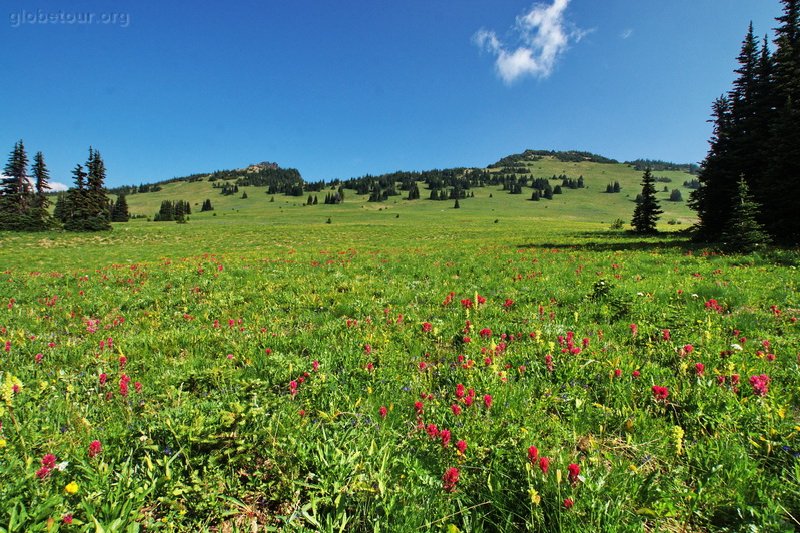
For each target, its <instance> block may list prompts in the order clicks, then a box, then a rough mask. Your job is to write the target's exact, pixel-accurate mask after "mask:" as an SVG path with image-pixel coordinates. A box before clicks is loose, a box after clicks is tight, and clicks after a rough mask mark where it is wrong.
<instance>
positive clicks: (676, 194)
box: [669, 189, 683, 202]
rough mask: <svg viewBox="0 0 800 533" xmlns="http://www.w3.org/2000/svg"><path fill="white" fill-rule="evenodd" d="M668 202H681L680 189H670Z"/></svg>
mask: <svg viewBox="0 0 800 533" xmlns="http://www.w3.org/2000/svg"><path fill="white" fill-rule="evenodd" d="M669 201H670V202H682V201H683V195H681V191H680V189H672V192H671V193H670V195H669Z"/></svg>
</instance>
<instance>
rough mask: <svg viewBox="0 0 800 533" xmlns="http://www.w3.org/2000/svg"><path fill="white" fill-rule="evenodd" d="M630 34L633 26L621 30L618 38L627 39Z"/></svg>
mask: <svg viewBox="0 0 800 533" xmlns="http://www.w3.org/2000/svg"><path fill="white" fill-rule="evenodd" d="M631 35H633V28H626V29H624V30H622V33H620V34H619V36H620V39H627V38H628V37H630V36H631Z"/></svg>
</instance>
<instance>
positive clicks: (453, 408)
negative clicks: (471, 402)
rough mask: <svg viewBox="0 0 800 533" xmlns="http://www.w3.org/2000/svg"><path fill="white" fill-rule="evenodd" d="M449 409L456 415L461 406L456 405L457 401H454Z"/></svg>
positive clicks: (459, 411) (458, 413)
mask: <svg viewBox="0 0 800 533" xmlns="http://www.w3.org/2000/svg"><path fill="white" fill-rule="evenodd" d="M450 410H452V411H453V414H454V415H456V416H458V415H460V414H461V406H460V405H458V404H457V403H454V404H453V405H451V406H450Z"/></svg>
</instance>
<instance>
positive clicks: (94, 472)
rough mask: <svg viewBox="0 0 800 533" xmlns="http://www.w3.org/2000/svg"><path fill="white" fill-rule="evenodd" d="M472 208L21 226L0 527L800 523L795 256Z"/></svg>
mask: <svg viewBox="0 0 800 533" xmlns="http://www.w3.org/2000/svg"><path fill="white" fill-rule="evenodd" d="M398 223H399V222H398ZM448 224H451V225H450V226H447V225H444V226H441V227H440V226H433V227H431V226H425V225H423V224H420V223H411V224H408V225H406V226H404V227H403V229H402V230H398V231H390V230H387V229H380V228H379V230H378V234H380V235H381V238H377V239H376V238H373V237H374V235H375V233H374V232H373V233H371V234H369V235H365V232H364V226H363V225H361V224H359V223H355V222H354V223H351V224H342V225H340V226H335V225H319V226H316V227H315V228H313V229H314V231H313V232H311V233H309V228H308V227H305V226H303V227H301V226H297V227H295V228H294V229H292V228H288V229H287V228H282V231H281V234H280V237H278V236H276V237H274V238H268V239H266V241H265V242H262V243H260V244H257V245H256V244H252V243H251V244H250V245H246V244H243V241H248V242H250V241H251V240H252V239H253V235H255V234H259V233H260V234H267V233H269V228H256V230H254V229H253V228H252V227H250V226H247V227H246V228H245V226H244V225H241V226H233V229H231V228H227V229H226V231H227V233H224V234H223V233H221V229H220V225H219V224H217V225H215V224H213V223H211V222H209V223H208V224H207V225H203V224H199V223H197V224H195V225H194V226H193V227H191V228H190V229H191V230H192V231H195V232H197V233H196V235H197V236H198V237H197V238H196V239H195V240H194V241H192V242H189V241H187V240H185V239H184V238H183V237H181V235H182V234H181V233H177V232H185V231H189V230H187V229H186V227H180V226H178V225H174V229H173V227H170V228H167V229H163V230H160V231H162V232H166V236H167V238H174V239H177V240H180V242H181V243H182V245H181V246H183V248H181V247H178V248H172V247H170V246H165V245H163V244H159V243H150V244H147V238H148V232H150V231H151V230H150V228H149V226H146V223H141V224H139V225H138V226H137V225H135V224H134V225H133V229H131V230H129V233H128V234H127V235H121V234H119V233H120V231H122V230H120V229H119V228H117V229H115V232H114V234H113V235H112V236H110V237H108V238H109V239H116V240H117V241H118V242H117V243H116V244H115V245H112V246H106V247H105V248H103V246H102V245H101V244H98V241H97V238H96V237H93V236H86V237H81V238H78V237H74V236H66V235H61V234H52V235H50V236H48V237H44V240H42V239H43V237H42V236H41V235H32V236H19V235H17V236H13V237H12V236H6V237H4V239H5V240H4V247H3V252H2V256H3V261H4V263H5V265H7V266H6V267H4V269H3V272H2V275H0V303H2V308H0V388H2V399H1V401H0V422H2V426H1V427H0V479H1V480H2V483H0V502H2V504H0V507H2V509H0V531H9V532H11V531H174V530H179V531H199V530H208V531H261V530H263V531H276V530H285V531H302V530H308V531H314V530H319V531H428V530H433V531H440V530H441V531H450V532H455V531H521V530H531V531H589V530H591V531H740V530H748V531H792V530H793V529H795V528H797V527H798V524H799V522H798V520H799V519H800V461H799V460H798V457H799V456H800V419H799V418H798V397H799V394H798V393H800V373H798V364H799V363H800V361H799V358H800V333H798V325H797V317H798V316H800V302H798V296H797V295H798V291H797V288H798V281H800V277H799V276H798V273H797V270H796V268H797V263H798V256H797V255H796V254H795V253H792V252H773V253H771V254H763V255H754V256H736V255H721V254H718V253H716V252H714V251H713V250H706V249H702V248H698V247H696V246H694V245H692V244H691V243H689V242H688V241H685V240H682V239H681V238H678V237H668V238H662V239H659V238H652V239H649V240H648V239H642V238H639V237H636V238H632V237H626V236H624V235H623V234H620V233H616V234H614V235H611V236H609V237H608V240H607V241H604V242H601V241H600V240H598V236H599V235H601V234H602V232H600V231H599V230H598V232H597V233H595V234H594V236H591V234H589V233H586V232H583V233H581V232H568V231H564V230H561V231H562V233H559V230H558V229H557V228H556V227H555V226H553V227H552V228H551V231H549V232H547V234H546V237H543V236H542V234H537V235H538V236H534V234H532V233H531V234H527V233H524V232H522V231H520V229H519V228H517V229H511V228H510V227H506V228H500V227H498V225H497V224H492V225H490V226H489V228H490V229H488V230H479V229H477V228H470V227H469V226H468V225H467V226H463V225H461V224H460V222H459V221H457V220H455V219H453V221H452V222H449V223H448ZM187 226H190V225H187ZM236 228H239V229H238V230H237V229H236ZM126 231H128V230H126ZM236 231H239V233H238V234H237V233H236ZM459 231H464V232H466V233H464V238H462V239H460V240H456V239H450V238H447V237H443V236H446V235H448V234H450V232H452V233H453V234H457V232H459ZM171 232H175V233H171ZM231 232H233V233H231ZM426 232H430V236H431V238H425V235H426ZM312 234H313V235H315V236H314V237H309V235H312ZM237 235H238V236H237ZM415 236H418V238H415ZM631 239H635V240H634V241H631ZM45 241H46V242H45ZM137 242H138V243H140V244H141V243H144V244H141V245H142V246H143V247H144V248H142V250H144V251H143V252H142V257H143V258H142V259H141V260H137V261H131V260H130V258H129V256H130V251H131V250H132V249H133V246H134V243H137ZM126 243H129V245H130V246H131V247H130V248H126V247H125V246H126ZM147 246H150V248H147ZM101 248H102V250H101V251H100V252H97V251H96V250H100V249H101ZM176 249H177V250H178V251H179V252H180V254H179V255H175V254H174V252H175V250H176ZM13 250H17V251H18V253H13ZM115 254H116V255H115ZM126 254H127V255H126ZM37 258H39V259H37ZM43 266H44V268H43Z"/></svg>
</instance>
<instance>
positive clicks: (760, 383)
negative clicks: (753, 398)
mask: <svg viewBox="0 0 800 533" xmlns="http://www.w3.org/2000/svg"><path fill="white" fill-rule="evenodd" d="M769 382H770V379H769V376H768V375H766V374H761V375H760V376H750V386H751V387H753V393H755V394H756V395H757V396H766V395H767V392H769Z"/></svg>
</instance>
